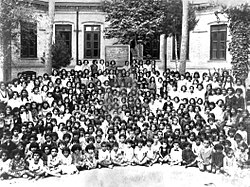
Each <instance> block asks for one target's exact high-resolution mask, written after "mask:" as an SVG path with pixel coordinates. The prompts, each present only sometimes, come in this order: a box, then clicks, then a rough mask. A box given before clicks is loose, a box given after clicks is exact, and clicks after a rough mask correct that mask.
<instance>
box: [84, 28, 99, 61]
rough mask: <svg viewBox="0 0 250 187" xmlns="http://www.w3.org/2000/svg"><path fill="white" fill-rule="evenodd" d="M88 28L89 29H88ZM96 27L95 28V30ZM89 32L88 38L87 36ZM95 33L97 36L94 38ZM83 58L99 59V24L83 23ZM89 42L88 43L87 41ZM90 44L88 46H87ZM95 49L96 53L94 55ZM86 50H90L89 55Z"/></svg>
mask: <svg viewBox="0 0 250 187" xmlns="http://www.w3.org/2000/svg"><path fill="white" fill-rule="evenodd" d="M89 28H90V30H88V29H89ZM96 29H97V30H96ZM89 34H90V39H88V36H89ZM95 34H97V36H98V38H97V39H95V36H96V35H95ZM83 38H84V47H83V52H84V58H85V59H100V56H101V26H100V25H84V37H83ZM88 42H89V43H88ZM96 42H97V44H98V45H97V47H95V43H96ZM88 44H90V47H88ZM96 50H97V53H98V54H97V55H94V53H95V51H96ZM88 51H90V53H91V55H87V54H88Z"/></svg>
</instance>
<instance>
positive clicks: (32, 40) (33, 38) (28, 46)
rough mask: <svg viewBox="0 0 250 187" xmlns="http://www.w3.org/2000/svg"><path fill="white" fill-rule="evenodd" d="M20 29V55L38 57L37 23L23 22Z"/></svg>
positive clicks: (22, 56) (23, 57)
mask: <svg viewBox="0 0 250 187" xmlns="http://www.w3.org/2000/svg"><path fill="white" fill-rule="evenodd" d="M20 31H21V32H20V44H21V45H20V46H21V50H20V57H21V58H22V59H25V58H37V23H30V22H21V23H20ZM32 49H33V53H32V52H31V50H32Z"/></svg>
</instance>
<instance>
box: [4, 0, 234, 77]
mask: <svg viewBox="0 0 250 187" xmlns="http://www.w3.org/2000/svg"><path fill="white" fill-rule="evenodd" d="M103 1H104V0H56V7H55V22H54V33H53V38H54V40H55V36H56V35H58V34H59V35H60V36H61V39H63V40H64V41H65V42H66V44H67V45H68V47H69V49H70V51H71V56H72V62H71V65H70V67H73V66H74V65H75V64H76V61H77V59H79V60H82V59H89V60H91V59H105V55H106V54H105V47H106V46H110V45H113V44H114V43H115V40H110V39H105V37H104V33H103V30H104V28H106V27H108V23H107V22H105V15H106V13H105V12H104V11H103V8H102V7H103ZM33 3H34V4H35V7H36V10H37V12H36V14H37V19H38V22H37V24H25V25H24V24H23V25H22V24H21V25H20V30H21V32H20V33H21V34H20V36H19V42H20V46H21V47H20V49H19V50H16V48H15V47H14V45H13V48H12V53H13V54H12V57H11V58H12V60H11V62H10V67H11V75H12V78H14V77H16V76H17V73H19V72H22V71H27V70H32V71H35V72H37V74H38V75H41V74H43V73H44V69H45V65H44V62H43V59H44V57H45V54H46V53H47V51H48V45H47V41H48V37H49V33H48V27H49V22H48V0H34V1H33ZM192 3H193V6H196V7H197V14H196V16H197V19H199V22H198V24H197V26H196V27H195V29H194V30H193V31H191V32H190V33H189V38H188V41H189V42H188V54H187V58H188V60H187V70H201V71H202V70H206V69H208V68H211V69H213V68H230V67H231V64H230V61H231V56H230V54H229V52H228V49H227V48H228V43H229V41H230V33H229V29H228V27H227V25H228V22H227V18H226V17H225V16H223V15H219V19H218V18H217V17H216V16H215V14H214V12H215V11H216V10H219V9H220V7H216V6H214V5H213V4H211V3H206V2H204V1H202V2H198V3H196V1H192ZM23 28H25V29H23ZM27 28H28V30H27ZM27 35H29V37H28V38H29V40H30V41H28V42H27V37H26V36H27ZM176 37H177V54H178V56H179V53H180V36H176ZM25 39H26V40H25ZM174 41H175V40H174V37H168V38H167V39H165V37H164V35H161V36H158V37H157V38H155V39H154V40H152V41H151V42H148V43H147V44H145V45H144V46H143V56H144V59H146V58H147V57H148V56H150V57H151V58H152V59H155V60H156V64H157V66H158V67H159V68H160V69H164V68H166V67H168V68H173V69H175V67H176V61H175V56H176V55H175V50H174V49H175V42H174ZM0 68H2V66H1V67H0ZM2 71H4V70H3V68H2ZM1 76H2V75H1ZM1 76H0V80H3V77H1Z"/></svg>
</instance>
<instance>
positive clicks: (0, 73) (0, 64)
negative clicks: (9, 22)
mask: <svg viewBox="0 0 250 187" xmlns="http://www.w3.org/2000/svg"><path fill="white" fill-rule="evenodd" d="M0 15H2V1H0ZM0 28H2V22H1V21H0ZM0 81H4V53H3V31H2V29H1V30H0Z"/></svg>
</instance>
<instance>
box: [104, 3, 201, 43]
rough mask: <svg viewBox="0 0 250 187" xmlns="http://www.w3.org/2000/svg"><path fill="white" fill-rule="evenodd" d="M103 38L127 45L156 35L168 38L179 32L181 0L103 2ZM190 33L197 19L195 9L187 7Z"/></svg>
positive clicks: (144, 41)
mask: <svg viewBox="0 0 250 187" xmlns="http://www.w3.org/2000/svg"><path fill="white" fill-rule="evenodd" d="M104 11H106V12H107V17H106V22H109V23H110V25H109V27H108V28H106V29H105V36H106V38H116V39H118V42H117V43H122V44H129V43H130V41H132V40H136V41H139V40H140V41H142V43H146V42H147V41H148V40H151V39H152V38H155V36H157V35H159V34H166V35H167V36H169V35H171V34H173V33H175V34H179V33H181V22H182V0H169V1H161V0H158V1H157V0H119V1H117V0H111V1H105V4H104ZM189 15H190V17H189V28H190V29H189V30H192V29H194V27H195V25H196V24H197V22H198V20H196V17H195V12H194V9H193V8H191V6H190V8H189Z"/></svg>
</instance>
